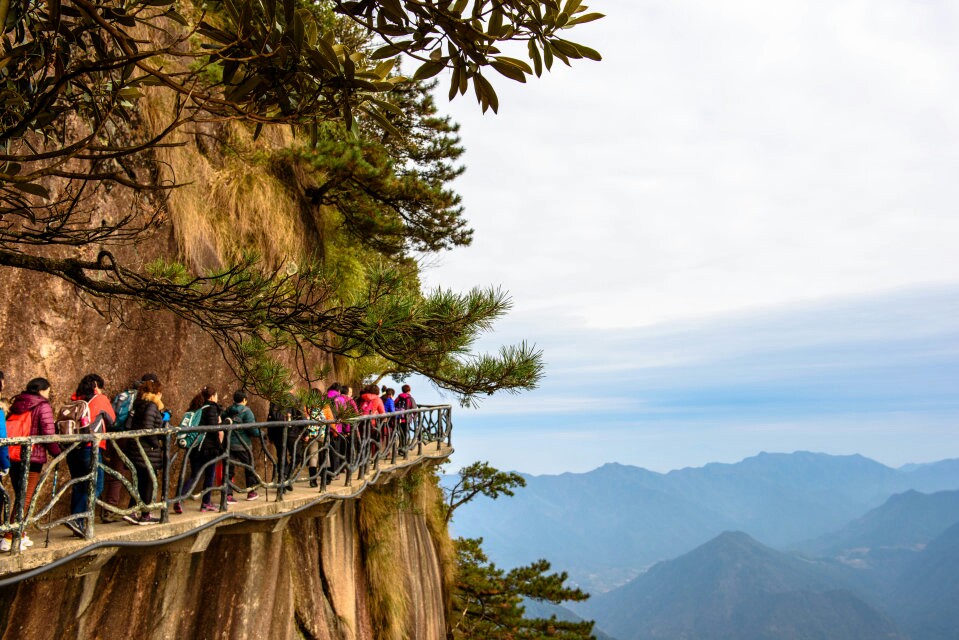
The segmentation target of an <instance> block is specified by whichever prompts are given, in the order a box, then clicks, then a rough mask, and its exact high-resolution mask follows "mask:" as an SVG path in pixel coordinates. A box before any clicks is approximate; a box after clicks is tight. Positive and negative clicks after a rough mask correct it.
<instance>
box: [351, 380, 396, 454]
mask: <svg viewBox="0 0 959 640" xmlns="http://www.w3.org/2000/svg"><path fill="white" fill-rule="evenodd" d="M359 405H360V413H361V414H363V415H365V416H371V415H372V416H378V415H382V414H384V413H386V409H385V408H384V407H383V400H381V399H380V388H379V387H378V386H377V385H375V384H368V385H366V386H365V387H363V391H362V392H361V393H360V402H359ZM364 429H365V432H366V435H367V436H368V437H369V438H370V439H371V440H372V444H371V447H370V453H371V454H372V455H374V456H375V455H376V453H377V452H378V451H379V450H380V449H382V448H384V447H385V446H386V441H387V440H388V439H389V433H390V430H389V426H388V425H387V424H386V423H385V422H382V421H381V422H380V424H377V421H376V420H374V419H370V420H369V421H366V424H365V426H364Z"/></svg>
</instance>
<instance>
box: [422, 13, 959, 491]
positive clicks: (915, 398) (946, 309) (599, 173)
mask: <svg viewBox="0 0 959 640" xmlns="http://www.w3.org/2000/svg"><path fill="white" fill-rule="evenodd" d="M587 4H589V5H590V7H591V9H592V10H599V11H602V12H604V13H606V14H607V15H608V17H607V19H605V20H600V21H598V22H595V23H591V24H589V25H586V27H584V28H583V29H582V30H581V31H580V32H579V33H576V34H575V35H574V34H572V33H571V34H570V37H571V38H572V39H574V40H576V39H579V40H581V41H583V42H585V43H587V44H589V45H590V46H593V47H594V48H596V49H599V50H600V51H602V52H603V54H604V61H603V62H602V63H591V62H588V63H580V64H577V65H575V66H574V68H572V69H566V68H560V69H558V70H557V72H556V73H553V74H551V75H549V76H548V77H545V78H543V79H541V80H538V81H533V82H531V83H529V84H528V85H522V86H521V85H518V84H515V83H512V82H511V81H509V80H505V79H502V80H500V81H499V82H497V83H496V87H497V89H498V90H499V92H500V103H501V109H500V114H499V115H497V116H492V115H490V114H487V115H485V116H483V115H480V113H479V109H478V108H477V107H476V105H475V104H474V103H472V102H471V101H470V99H469V96H466V97H464V98H460V99H458V100H456V101H454V102H453V103H452V104H450V105H448V107H447V108H448V111H449V112H450V113H451V114H452V115H453V117H454V118H455V119H456V120H457V121H459V122H461V123H462V132H461V133H462V137H463V141H464V144H465V146H466V148H467V154H466V158H465V163H466V165H467V172H466V174H465V175H464V177H463V178H461V180H460V182H459V184H458V188H459V190H460V192H461V193H462V194H463V197H464V202H465V204H466V207H467V214H468V217H469V218H470V220H471V223H472V224H473V226H474V228H475V230H476V236H475V241H474V244H473V246H472V247H469V248H466V249H461V250H456V251H453V252H450V253H447V254H443V255H441V256H440V257H439V258H433V259H431V260H430V261H428V263H427V264H426V267H427V268H426V271H425V281H426V282H427V284H431V285H443V286H449V287H452V288H454V289H457V290H465V289H468V288H469V287H471V286H474V285H477V284H496V285H501V286H502V287H503V288H505V289H507V290H509V291H510V292H511V294H512V296H513V300H514V312H513V314H512V315H511V316H510V318H509V319H507V320H505V321H504V322H502V323H501V324H500V325H498V327H497V330H496V333H495V334H494V335H492V336H490V339H489V340H488V341H487V342H486V344H484V345H483V346H484V347H486V348H492V347H495V345H496V344H500V343H504V342H516V341H518V340H521V339H527V340H530V341H533V342H535V343H537V344H538V345H539V346H541V347H542V348H543V349H544V351H545V354H546V360H547V362H548V370H547V378H546V379H545V380H544V383H543V386H542V388H541V389H540V390H538V391H535V392H532V393H529V394H524V395H522V396H519V397H510V396H505V397H502V398H500V397H495V398H492V399H490V400H488V401H486V402H485V403H484V404H483V406H482V408H481V409H480V410H479V411H477V412H470V413H463V412H460V413H459V415H458V417H457V422H456V424H457V427H456V432H457V448H458V454H457V458H456V459H455V460H456V462H458V463H466V462H469V461H471V460H473V459H478V458H481V459H490V460H491V461H492V462H494V463H495V464H497V465H499V466H503V467H508V468H516V469H520V470H523V471H528V472H532V473H544V472H559V471H564V470H585V469H588V468H591V467H595V466H597V465H599V464H602V463H603V462H608V461H618V462H624V463H630V464H638V465H642V466H646V467H649V468H652V469H657V470H666V469H671V468H676V467H682V466H688V465H698V464H703V463H705V462H709V461H714V460H716V461H732V460H736V459H739V458H741V457H744V456H747V455H751V454H754V453H756V452H757V451H760V450H775V451H791V450H796V449H809V450H817V451H827V452H834V453H851V452H858V453H863V454H865V455H869V456H871V457H874V458H876V459H878V460H880V461H882V462H885V463H888V464H894V465H895V464H902V463H905V462H910V461H923V460H932V459H939V458H945V457H959V436H957V435H954V433H955V432H959V429H957V428H956V427H959V420H957V418H959V413H957V408H956V401H955V398H956V396H957V391H959V384H957V382H956V381H957V380H959V376H957V373H959V371H957V365H959V359H957V349H959V346H957V345H959V342H957V339H956V338H957V333H959V321H957V320H956V318H957V317H959V314H957V313H956V312H957V311H959V308H957V306H959V295H957V294H959V260H957V259H956V256H957V254H959V253H957V250H959V216H957V215H956V203H957V202H959V180H956V179H955V176H956V175H959V147H957V146H956V144H955V140H956V137H957V134H959V43H957V40H956V39H955V37H954V35H955V33H957V32H959V5H956V4H955V3H950V2H944V1H929V2H921V3H920V2H914V1H912V0H872V1H870V2H866V1H865V0H832V1H829V2H825V1H819V0H802V1H800V0H782V1H781V2H777V3H768V2H761V1H759V0H729V1H728V2H723V3H715V2H710V1H708V0H669V1H667V0H649V1H645V2H630V1H627V0H607V1H606V2H601V1H595V0H594V1H592V2H587ZM577 31H579V30H577ZM444 93H445V92H444ZM441 102H445V98H444V99H442V100H441ZM421 386H422V385H421ZM432 393H433V392H432V391H429V390H427V389H425V388H423V389H422V391H421V392H420V393H419V396H420V397H422V398H425V399H429V397H428V396H429V395H430V394H432ZM504 439H505V441H504ZM507 442H508V443H509V444H506V443H507Z"/></svg>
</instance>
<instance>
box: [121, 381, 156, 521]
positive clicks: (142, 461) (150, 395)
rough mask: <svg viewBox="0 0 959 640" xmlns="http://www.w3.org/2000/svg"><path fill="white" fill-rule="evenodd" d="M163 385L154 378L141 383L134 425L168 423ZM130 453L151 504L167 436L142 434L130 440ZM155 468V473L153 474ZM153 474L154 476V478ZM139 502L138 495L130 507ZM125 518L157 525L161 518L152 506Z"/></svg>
mask: <svg viewBox="0 0 959 640" xmlns="http://www.w3.org/2000/svg"><path fill="white" fill-rule="evenodd" d="M162 396H163V385H161V384H160V383H159V382H155V381H153V380H147V381H146V382H144V383H143V384H141V385H140V388H139V389H138V390H137V399H136V401H135V402H134V403H133V410H132V415H131V417H130V421H131V424H130V428H131V429H133V430H140V429H160V428H162V427H163V426H164V424H163V423H164V419H163V400H162ZM138 441H139V443H140V444H141V445H142V446H143V452H141V451H140V447H138V446H137V442H138ZM127 442H128V444H127V455H128V456H129V457H130V459H131V460H132V461H133V466H134V467H135V468H136V474H137V493H138V494H139V496H140V502H141V503H143V504H150V503H151V502H153V493H154V489H155V486H154V481H153V477H156V476H158V474H159V472H158V470H159V469H160V466H161V465H162V464H163V445H164V442H163V436H159V435H151V436H142V437H140V438H136V439H130V440H128V441H127ZM151 470H152V474H151ZM151 475H152V476H153V477H151ZM134 505H136V500H135V498H133V497H131V498H130V507H133V506H134ZM123 519H124V520H126V521H127V522H129V523H130V524H139V525H146V524H156V523H158V522H159V521H160V520H159V519H158V518H154V517H153V516H152V515H150V511H149V509H143V510H141V511H140V515H136V514H132V513H131V514H127V515H125V516H123Z"/></svg>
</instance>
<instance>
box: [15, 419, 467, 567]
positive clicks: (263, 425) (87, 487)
mask: <svg viewBox="0 0 959 640" xmlns="http://www.w3.org/2000/svg"><path fill="white" fill-rule="evenodd" d="M451 418H452V416H451V408H450V406H449V405H437V406H422V407H420V408H417V409H411V410H407V411H397V412H394V413H389V414H384V415H371V416H357V417H354V418H348V419H338V420H335V421H327V420H298V421H292V422H259V423H252V424H221V425H218V426H201V427H191V428H181V427H179V426H173V425H170V426H168V427H166V428H163V429H153V430H139V431H115V432H109V433H98V434H72V435H51V436H26V437H20V438H0V446H7V447H10V448H11V449H12V448H13V447H18V446H19V447H21V452H20V453H21V460H23V461H24V463H23V464H22V465H21V467H22V471H21V472H20V473H19V475H18V476H16V477H15V476H14V474H13V473H11V474H10V478H9V480H10V483H9V484H11V488H12V483H18V486H19V491H8V487H7V484H8V483H0V499H2V500H3V506H2V523H0V536H11V535H12V544H11V547H12V548H11V552H12V553H14V554H17V553H20V552H21V546H22V545H21V541H22V540H23V537H24V535H25V533H26V532H27V530H28V529H31V528H35V529H38V530H40V531H47V532H49V530H50V529H52V528H54V527H57V526H61V525H67V524H69V523H72V524H73V525H75V526H76V528H78V529H80V531H81V532H82V533H83V535H84V537H85V538H86V539H87V540H94V539H95V538H96V512H97V507H99V508H100V510H101V512H102V513H104V514H113V515H114V516H115V517H123V516H127V517H130V518H132V519H134V520H136V518H137V515H138V514H142V513H149V512H151V511H157V510H159V513H160V517H159V522H160V523H165V522H168V521H169V520H170V510H171V509H173V508H175V507H176V506H177V505H178V504H179V503H180V502H182V501H183V500H184V499H187V498H189V497H191V496H194V495H195V494H196V493H198V492H199V493H202V494H204V495H210V496H211V497H212V493H213V492H217V491H218V492H219V504H218V505H217V510H218V511H220V512H223V511H227V509H228V503H227V496H228V493H232V492H234V491H248V490H263V491H264V492H265V493H266V495H265V498H266V499H267V500H269V499H270V492H271V491H272V492H273V499H274V500H276V501H282V500H284V496H285V494H287V493H289V492H290V491H291V490H293V488H294V482H295V481H297V480H298V479H299V480H306V481H309V487H310V488H311V489H312V488H313V487H315V488H316V489H317V490H318V492H324V491H326V490H327V488H328V487H329V486H330V485H331V483H334V482H342V483H343V484H344V486H349V485H350V483H351V482H352V481H353V480H354V479H363V478H364V476H366V475H367V474H368V473H370V472H371V471H376V470H378V468H379V467H380V464H381V463H382V462H384V461H387V460H388V461H389V462H390V463H391V464H394V463H396V462H397V459H398V458H403V459H406V458H408V457H409V456H410V455H414V456H420V455H423V454H424V450H425V447H427V446H430V445H435V447H436V450H440V449H441V448H442V445H443V444H444V443H445V444H447V445H451V444H452V441H451V438H452V419H451ZM241 432H242V433H243V434H244V435H246V437H243V436H242V435H241ZM190 433H197V434H204V435H203V437H202V438H201V437H197V438H195V439H194V440H193V442H192V443H190V444H189V445H188V446H184V445H185V442H184V441H185V440H187V438H184V437H183V436H185V435H186V434H190ZM208 438H215V439H216V442H214V443H213V444H212V445H210V444H207V446H204V445H203V441H204V440H206V439H208ZM221 438H222V439H221ZM47 443H57V444H58V445H59V446H60V449H61V451H60V453H59V455H57V456H55V457H53V458H52V460H49V461H48V462H47V463H46V465H44V467H43V468H42V470H41V471H40V472H39V478H38V479H37V482H36V488H35V489H34V491H33V493H32V497H30V498H27V499H25V500H16V501H15V500H14V499H13V498H14V497H13V495H12V494H14V493H16V494H19V495H20V496H27V489H28V480H29V470H30V465H29V464H27V462H26V461H29V460H30V454H31V452H32V451H33V449H34V448H36V447H38V446H43V445H45V444H47ZM101 443H105V447H106V448H105V449H101ZM257 443H258V446H257ZM81 448H87V449H89V463H87V465H85V470H86V472H85V473H82V474H78V475H73V474H67V475H68V477H69V480H68V481H66V482H64V483H60V482H58V481H59V479H60V476H61V475H63V473H62V472H63V469H62V468H61V467H62V466H65V465H61V463H63V462H64V461H66V460H67V459H68V457H69V456H70V454H71V453H72V452H79V451H81ZM105 453H106V454H107V456H106V459H105V456H104V454H105ZM84 455H85V454H84ZM258 463H259V464H258ZM218 468H219V471H218ZM138 469H139V470H140V473H139V477H140V479H141V480H143V479H147V480H146V481H145V482H138V480H137V476H138V473H137V470H138ZM304 469H306V470H307V474H306V475H305V476H303V471H304ZM99 474H102V475H103V477H104V478H113V479H115V480H117V481H119V482H120V483H122V486H123V488H124V489H126V492H127V493H128V494H129V496H130V499H129V502H128V504H127V506H126V507H125V508H124V507H120V506H118V505H113V504H109V503H107V502H105V501H104V500H102V499H101V498H100V496H99V494H98V491H97V481H96V479H97V476H98V475H99ZM217 476H219V478H218V477H217ZM301 476H302V477H301ZM241 477H242V478H243V479H244V480H245V481H244V482H243V484H239V483H238V482H237V480H239V479H240V478H241ZM141 485H143V486H141ZM251 485H252V486H251ZM74 491H86V494H87V495H86V501H85V502H86V507H85V508H83V509H77V510H76V511H74V507H73V505H72V504H71V499H70V498H68V497H67V496H68V494H69V495H70V496H72V495H73V493H74ZM208 492H209V493H208ZM302 495H303V494H301V493H299V488H298V493H297V496H302ZM47 539H48V540H49V534H48V537H47Z"/></svg>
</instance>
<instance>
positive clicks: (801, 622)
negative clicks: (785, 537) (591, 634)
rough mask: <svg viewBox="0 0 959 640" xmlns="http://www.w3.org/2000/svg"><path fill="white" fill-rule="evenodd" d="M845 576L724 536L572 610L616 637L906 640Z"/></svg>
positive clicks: (845, 570) (838, 568) (739, 536)
mask: <svg viewBox="0 0 959 640" xmlns="http://www.w3.org/2000/svg"><path fill="white" fill-rule="evenodd" d="M851 571H853V570H852V569H850V568H849V567H846V566H844V565H842V564H840V563H836V562H831V561H826V560H809V559H804V558H801V557H799V556H794V555H790V554H786V553H781V552H778V551H774V550H773V549H770V548H768V547H765V546H763V545H761V544H759V543H758V542H756V541H755V540H753V539H752V538H750V537H749V536H748V535H746V534H745V533H741V532H736V533H728V532H727V533H723V534H721V535H719V536H718V537H717V538H715V539H713V540H711V541H710V542H708V543H706V544H705V545H703V546H701V547H699V548H697V549H695V550H693V551H691V552H689V553H687V554H685V555H683V556H681V557H679V558H676V559H675V560H667V561H665V562H661V563H659V564H656V565H655V566H653V567H652V568H651V569H650V570H649V571H647V572H646V573H644V574H643V575H641V576H639V577H638V578H636V579H635V580H633V581H631V582H630V583H629V584H627V585H625V586H623V587H620V588H619V589H615V590H614V591H611V592H609V593H604V594H600V595H598V596H594V597H593V598H591V599H590V600H589V601H587V602H586V603H585V604H584V605H581V606H579V607H577V611H578V612H580V613H581V615H583V616H584V617H586V618H590V619H595V620H596V621H597V624H598V626H599V627H600V628H602V629H603V630H604V631H606V632H607V633H609V634H610V635H612V636H614V637H615V638H616V639H617V640H661V639H662V640H665V639H674V638H685V639H695V640H727V639H735V640H778V639H783V638H788V639H789V640H814V639H815V640H820V639H828V640H906V636H905V635H903V634H901V633H900V632H899V631H898V629H897V627H896V625H895V623H894V622H893V621H892V620H891V619H890V618H889V617H888V616H886V615H885V614H883V613H881V612H880V611H879V610H877V609H876V608H874V607H873V606H871V605H869V604H867V603H866V602H865V601H863V600H862V599H861V598H859V597H858V596H857V595H855V594H854V593H852V592H851V591H849V590H848V588H847V587H848V584H849V583H850V582H851V580H850V577H849V575H850V572H851Z"/></svg>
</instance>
